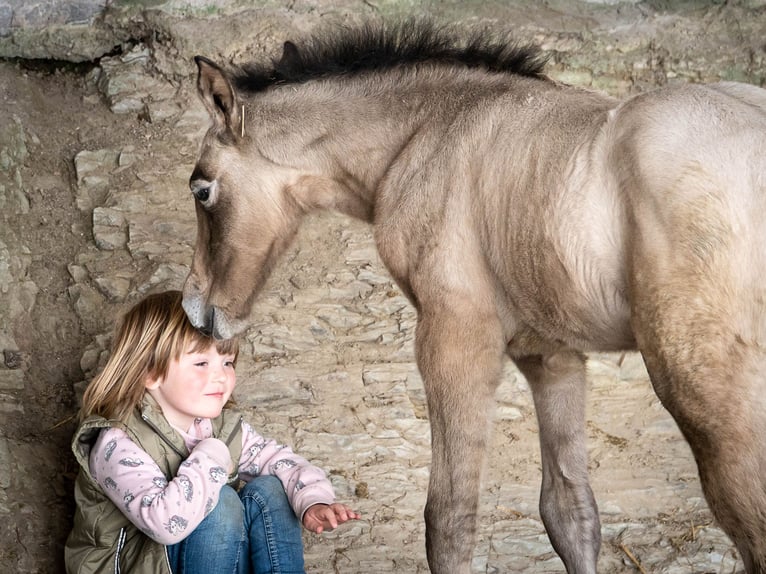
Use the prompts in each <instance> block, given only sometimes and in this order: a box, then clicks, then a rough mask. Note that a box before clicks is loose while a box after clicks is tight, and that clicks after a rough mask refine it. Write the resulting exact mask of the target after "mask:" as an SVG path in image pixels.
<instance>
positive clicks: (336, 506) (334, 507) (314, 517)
mask: <svg viewBox="0 0 766 574" xmlns="http://www.w3.org/2000/svg"><path fill="white" fill-rule="evenodd" d="M357 518H361V515H360V514H358V513H356V512H354V511H353V510H351V509H350V508H349V507H348V506H346V505H345V504H340V503H338V502H334V503H333V504H329V505H328V504H315V505H314V506H310V507H309V509H308V510H307V511H306V512H305V513H304V514H303V526H304V527H305V528H306V529H307V530H310V531H311V532H314V533H316V534H321V533H322V532H324V531H325V530H328V531H329V530H332V529H334V528H337V527H338V525H339V524H343V523H344V522H346V521H347V520H355V519H357Z"/></svg>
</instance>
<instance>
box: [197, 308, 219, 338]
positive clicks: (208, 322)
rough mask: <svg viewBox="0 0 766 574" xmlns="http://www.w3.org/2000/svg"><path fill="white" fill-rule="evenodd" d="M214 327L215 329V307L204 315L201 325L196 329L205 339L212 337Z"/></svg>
mask: <svg viewBox="0 0 766 574" xmlns="http://www.w3.org/2000/svg"><path fill="white" fill-rule="evenodd" d="M214 327H215V307H211V308H210V312H209V313H205V316H204V317H203V319H202V324H201V325H200V326H199V327H198V329H199V330H200V332H201V333H202V334H203V335H205V336H206V337H212V336H213V328H214Z"/></svg>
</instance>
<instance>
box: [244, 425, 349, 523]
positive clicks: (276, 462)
mask: <svg viewBox="0 0 766 574" xmlns="http://www.w3.org/2000/svg"><path fill="white" fill-rule="evenodd" d="M242 431H243V432H242V458H241V459H240V461H239V477H240V478H241V479H242V480H244V481H250V480H252V479H253V478H255V477H256V476H260V475H264V474H270V475H274V476H276V477H277V478H279V480H280V481H282V485H283V486H284V487H285V492H286V493H287V498H288V500H289V501H290V506H292V508H293V510H294V511H295V514H296V516H298V517H299V518H300V519H301V522H303V514H304V513H305V512H306V510H308V508H309V507H310V506H313V505H314V504H332V503H333V502H335V491H334V490H333V487H332V484H331V483H330V481H329V480H327V477H326V475H325V473H324V471H323V470H322V469H321V468H318V467H316V466H313V465H311V464H309V462H308V461H307V460H306V459H304V458H303V457H301V456H298V455H297V454H295V453H294V452H293V451H292V449H291V448H290V447H288V446H286V445H283V444H279V443H277V442H276V441H274V440H273V439H265V438H263V437H262V436H261V435H259V434H258V433H257V432H255V430H253V428H252V427H251V426H250V425H249V424H247V423H242Z"/></svg>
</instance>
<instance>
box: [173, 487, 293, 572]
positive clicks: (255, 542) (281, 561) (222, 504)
mask: <svg viewBox="0 0 766 574" xmlns="http://www.w3.org/2000/svg"><path fill="white" fill-rule="evenodd" d="M167 552H168V559H169V560H170V568H171V570H172V571H173V574H213V573H215V574H218V573H220V574H304V570H303V540H302V539H301V525H300V522H299V521H298V518H297V517H296V516H295V513H294V512H293V509H292V508H291V507H290V504H289V502H288V500H287V494H285V490H284V487H283V486H282V483H281V482H280V481H279V479H278V478H276V477H274V476H259V477H257V478H255V479H254V480H252V481H250V482H249V483H247V484H246V485H245V487H244V488H242V490H241V491H240V492H239V494H237V492H236V491H235V490H234V489H233V488H231V487H229V486H224V487H223V488H222V489H221V495H220V498H219V499H218V504H217V505H216V507H215V508H214V509H213V511H212V512H211V513H210V514H208V515H207V516H206V517H205V519H204V520H203V521H202V522H201V523H200V524H199V526H197V528H195V529H194V532H192V533H191V534H190V535H189V536H187V537H186V538H185V539H184V540H182V541H181V542H179V543H178V544H173V545H172V546H168V547H167Z"/></svg>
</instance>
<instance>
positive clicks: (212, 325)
mask: <svg viewBox="0 0 766 574" xmlns="http://www.w3.org/2000/svg"><path fill="white" fill-rule="evenodd" d="M182 305H183V308H184V311H185V312H186V316H187V317H188V318H189V321H190V322H191V324H192V325H194V327H195V328H197V329H199V330H200V331H202V332H203V333H204V334H205V335H208V336H210V337H213V338H214V339H231V338H232V337H234V336H235V335H236V334H237V333H236V329H235V328H234V327H233V325H232V323H231V322H230V321H229V320H228V319H227V318H226V314H225V313H224V312H223V311H221V310H220V309H219V308H217V307H216V306H215V305H210V306H208V305H206V304H205V300H204V299H203V298H202V296H201V295H184V298H183V303H182Z"/></svg>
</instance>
